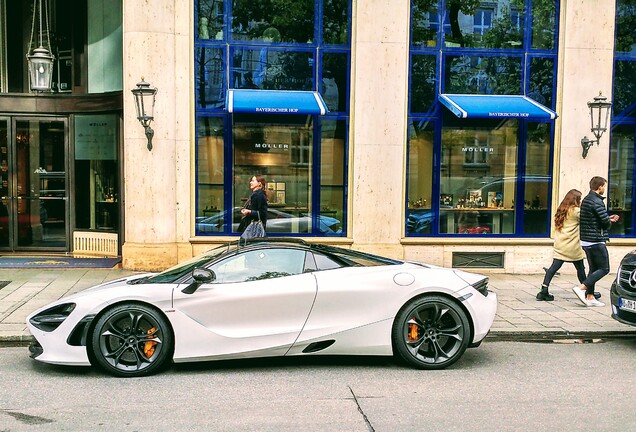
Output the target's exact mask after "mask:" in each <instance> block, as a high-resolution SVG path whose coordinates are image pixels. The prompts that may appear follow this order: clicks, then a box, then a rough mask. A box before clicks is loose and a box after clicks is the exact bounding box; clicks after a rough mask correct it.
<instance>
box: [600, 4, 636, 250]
mask: <svg viewBox="0 0 636 432" xmlns="http://www.w3.org/2000/svg"><path fill="white" fill-rule="evenodd" d="M633 21H634V2H633V1H629V0H617V1H616V33H615V48H614V77H613V78H614V83H613V97H612V102H613V106H612V118H611V130H610V161H609V178H608V192H607V204H608V207H609V209H610V212H611V213H615V214H618V215H619V216H620V219H619V220H618V222H616V223H613V224H612V226H611V228H610V236H611V237H627V238H634V237H636V212H634V211H633V207H634V202H636V163H635V160H634V156H635V155H636V86H635V85H634V83H636V37H635V36H634V25H633ZM603 139H605V137H603Z"/></svg>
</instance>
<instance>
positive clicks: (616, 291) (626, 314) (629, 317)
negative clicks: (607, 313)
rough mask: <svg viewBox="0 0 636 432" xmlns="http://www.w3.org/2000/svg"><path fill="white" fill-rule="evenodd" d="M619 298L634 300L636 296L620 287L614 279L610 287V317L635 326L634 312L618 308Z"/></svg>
mask: <svg viewBox="0 0 636 432" xmlns="http://www.w3.org/2000/svg"><path fill="white" fill-rule="evenodd" d="M620 298H624V299H627V300H633V301H636V296H635V295H633V294H630V293H627V292H625V291H624V290H622V289H620V286H618V284H617V283H616V281H614V282H613V283H612V287H611V288H610V303H611V304H612V318H614V319H615V320H616V321H618V322H621V323H623V324H627V325H631V326H636V312H630V311H626V310H623V309H619V307H618V302H619V299H620Z"/></svg>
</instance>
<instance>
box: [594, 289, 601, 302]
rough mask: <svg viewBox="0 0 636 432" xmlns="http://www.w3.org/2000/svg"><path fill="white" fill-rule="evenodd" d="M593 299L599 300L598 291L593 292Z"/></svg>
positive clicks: (599, 294)
mask: <svg viewBox="0 0 636 432" xmlns="http://www.w3.org/2000/svg"><path fill="white" fill-rule="evenodd" d="M594 298H595V299H596V300H598V299H600V298H601V293H600V292H598V291H594Z"/></svg>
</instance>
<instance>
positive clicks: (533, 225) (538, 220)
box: [522, 122, 552, 236]
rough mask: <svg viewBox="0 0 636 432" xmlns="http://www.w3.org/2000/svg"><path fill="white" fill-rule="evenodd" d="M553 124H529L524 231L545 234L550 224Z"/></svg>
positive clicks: (525, 232)
mask: <svg viewBox="0 0 636 432" xmlns="http://www.w3.org/2000/svg"><path fill="white" fill-rule="evenodd" d="M551 135H552V133H551V124H550V123H533V122H528V123H527V138H526V155H525V161H526V163H525V176H524V190H523V194H524V203H523V208H524V211H523V215H522V216H523V233H524V235H528V236H529V235H545V234H546V233H548V232H549V230H550V227H551V220H550V202H551V201H552V200H551V195H552V188H551V186H552V185H551V182H550V167H551V160H550V155H551V150H552V146H551V139H550V137H551Z"/></svg>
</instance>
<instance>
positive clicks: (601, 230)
mask: <svg viewBox="0 0 636 432" xmlns="http://www.w3.org/2000/svg"><path fill="white" fill-rule="evenodd" d="M606 186H607V180H605V179H604V178H603V177H592V180H590V193H588V194H587V196H586V197H585V198H583V201H582V202H581V226H580V232H581V246H582V247H583V250H584V251H585V255H586V256H587V262H588V265H589V267H590V270H589V272H588V274H587V278H585V280H584V281H583V283H582V284H581V285H580V286H579V285H575V286H574V287H573V288H572V291H574V293H575V294H576V296H577V297H578V298H579V300H581V302H582V303H583V304H584V305H586V306H605V303H603V302H601V301H599V300H597V299H595V298H594V286H595V285H596V282H598V281H599V280H601V278H602V277H603V276H605V275H607V274H608V273H609V271H610V266H609V254H608V252H607V246H605V242H607V241H608V240H609V236H608V231H609V227H610V225H612V222H616V221H618V215H611V216H610V215H609V213H608V212H607V207H606V206H605V202H604V201H603V200H604V199H605V198H604V197H603V194H605V187H606Z"/></svg>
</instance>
